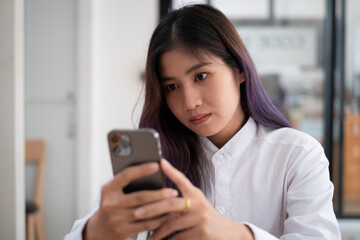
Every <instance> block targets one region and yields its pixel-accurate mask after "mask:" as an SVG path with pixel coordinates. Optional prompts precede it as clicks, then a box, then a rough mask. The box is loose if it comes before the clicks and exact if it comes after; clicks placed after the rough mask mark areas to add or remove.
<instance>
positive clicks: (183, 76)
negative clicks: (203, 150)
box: [160, 49, 244, 147]
mask: <svg viewBox="0 0 360 240" xmlns="http://www.w3.org/2000/svg"><path fill="white" fill-rule="evenodd" d="M160 66H161V68H160V75H161V76H160V77H161V82H162V87H163V90H164V94H165V99H166V103H167V105H168V107H169V109H170V110H171V112H172V113H173V114H174V115H175V117H176V118H177V119H178V120H179V121H180V122H181V123H182V124H184V125H185V126H186V127H187V128H189V129H190V130H191V131H193V132H195V133H196V134H198V135H200V136H206V137H208V138H209V139H210V141H212V142H213V143H214V144H215V145H216V146H218V147H221V146H223V145H224V144H225V143H226V142H227V141H228V140H229V139H230V138H231V137H232V136H233V135H234V134H235V133H236V132H237V131H238V130H239V129H240V128H241V126H242V125H243V122H244V113H243V110H242V108H241V104H240V83H242V82H243V81H244V76H243V74H240V73H239V70H233V69H231V68H230V67H228V66H227V65H226V64H225V63H224V62H223V61H222V59H220V58H218V57H216V56H214V55H211V56H209V55H206V54H203V55H202V58H201V59H199V58H196V57H194V56H192V55H191V54H187V53H186V52H183V51H180V50H176V49H175V50H171V51H168V52H165V53H164V54H163V55H162V56H161V59H160Z"/></svg>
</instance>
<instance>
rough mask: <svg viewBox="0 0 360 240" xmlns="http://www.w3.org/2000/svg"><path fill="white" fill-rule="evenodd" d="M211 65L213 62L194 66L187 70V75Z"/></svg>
mask: <svg viewBox="0 0 360 240" xmlns="http://www.w3.org/2000/svg"><path fill="white" fill-rule="evenodd" d="M210 64H211V62H201V63H198V64H195V65H194V66H192V67H190V68H189V69H188V70H186V75H187V74H189V73H191V72H193V71H195V70H197V69H199V68H201V67H203V66H208V65H210Z"/></svg>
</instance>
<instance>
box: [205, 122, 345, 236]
mask: <svg viewBox="0 0 360 240" xmlns="http://www.w3.org/2000/svg"><path fill="white" fill-rule="evenodd" d="M201 142H202V145H203V147H204V150H205V153H206V156H207V158H208V161H209V162H210V163H211V164H210V165H211V167H210V175H211V176H210V185H209V187H208V188H207V189H206V191H205V192H206V195H207V198H208V200H209V201H210V202H211V203H212V204H213V206H214V207H215V208H216V209H217V210H218V212H219V213H220V214H221V215H224V216H226V217H228V218H230V219H233V220H235V221H238V222H243V223H246V224H248V225H249V227H250V228H251V229H252V231H253V233H254V235H255V239H258V240H260V239H261V240H262V239H264V240H265V239H267V240H268V239H279V238H280V239H291V240H295V239H324V240H325V239H326V240H330V239H341V237H340V231H339V227H338V223H337V220H336V217H335V214H334V211H333V205H332V197H333V184H332V183H331V182H330V180H329V170H328V165H329V162H328V160H327V158H326V157H325V154H324V152H323V148H322V147H321V145H320V144H319V142H318V141H316V140H315V139H313V138H312V137H310V136H309V135H307V134H305V133H302V132H299V131H297V130H295V129H292V128H280V129H276V130H274V129H271V128H266V127H264V126H262V125H259V124H257V123H256V122H255V121H254V120H253V119H252V118H249V120H248V121H247V123H246V124H245V125H244V126H243V127H242V128H241V129H240V131H239V132H238V133H236V134H235V136H233V137H232V138H231V139H230V140H229V141H228V142H227V143H226V144H225V145H224V146H223V147H222V148H221V149H218V148H217V147H216V146H215V145H213V144H212V143H211V142H210V141H209V140H208V139H207V138H206V137H201Z"/></svg>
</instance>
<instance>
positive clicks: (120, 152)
mask: <svg viewBox="0 0 360 240" xmlns="http://www.w3.org/2000/svg"><path fill="white" fill-rule="evenodd" d="M108 144H109V150H110V157H111V163H112V168H113V172H114V175H115V174H117V173H118V172H120V171H121V170H123V169H124V168H126V167H129V166H134V165H139V164H142V163H146V162H160V159H161V146H160V140H159V133H158V132H156V131H155V130H154V129H150V128H142V129H138V130H112V131H110V132H109V134H108ZM163 187H165V177H164V174H163V173H162V172H161V170H159V171H157V172H156V173H154V174H152V175H149V176H146V177H142V178H138V179H135V180H133V181H132V182H131V183H130V184H128V185H127V186H126V187H125V188H124V189H123V191H124V193H131V192H134V191H139V190H155V189H160V188H163Z"/></svg>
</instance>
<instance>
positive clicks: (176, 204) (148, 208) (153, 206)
mask: <svg viewBox="0 0 360 240" xmlns="http://www.w3.org/2000/svg"><path fill="white" fill-rule="evenodd" d="M185 207H186V202H185V199H184V198H169V199H166V200H163V201H157V202H154V203H150V204H147V205H143V206H141V207H139V208H137V209H136V210H135V211H134V215H135V217H136V218H137V219H147V218H152V217H155V216H159V215H163V214H168V213H170V212H171V213H174V212H182V211H183V210H184V209H185Z"/></svg>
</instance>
